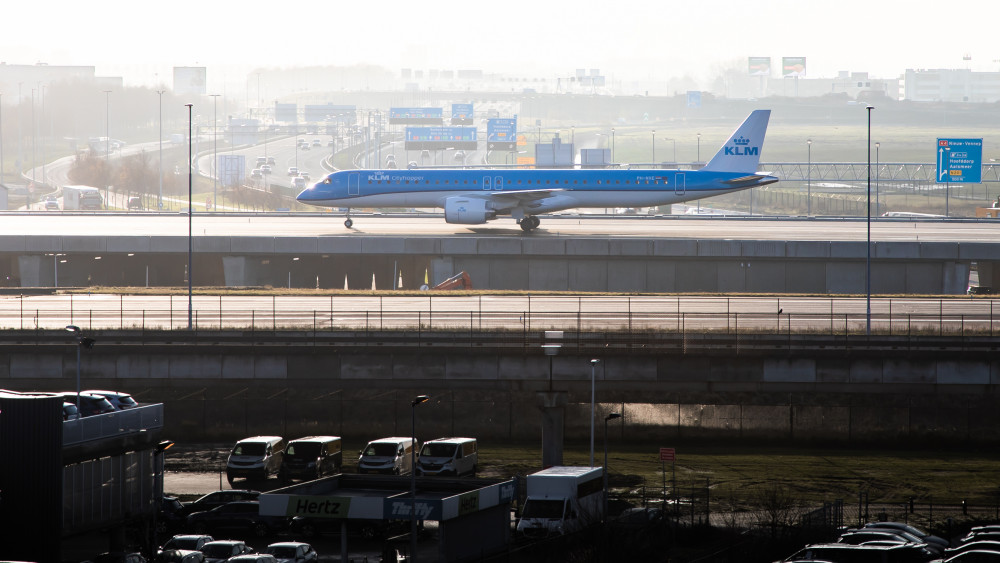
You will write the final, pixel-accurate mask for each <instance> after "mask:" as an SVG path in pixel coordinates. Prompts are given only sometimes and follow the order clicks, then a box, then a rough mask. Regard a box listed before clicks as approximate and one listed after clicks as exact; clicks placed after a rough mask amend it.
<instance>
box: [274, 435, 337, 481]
mask: <svg viewBox="0 0 1000 563" xmlns="http://www.w3.org/2000/svg"><path fill="white" fill-rule="evenodd" d="M342 461H343V452H342V451H341V449H340V437H339V436H307V437H305V438H298V439H295V440H292V441H290V442H288V445H287V446H285V455H284V459H283V460H282V462H281V469H280V470H278V479H281V480H282V481H288V480H290V479H306V480H309V479H318V478H320V477H322V476H324V475H333V474H334V473H340V468H341V466H342Z"/></svg>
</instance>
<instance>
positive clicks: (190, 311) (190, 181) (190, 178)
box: [184, 104, 194, 330]
mask: <svg viewBox="0 0 1000 563" xmlns="http://www.w3.org/2000/svg"><path fill="white" fill-rule="evenodd" d="M184 105H185V106H187V108H188V272H187V273H188V330H191V328H192V327H193V326H194V323H193V322H192V320H193V317H194V306H193V301H194V299H193V297H194V289H193V287H194V286H193V278H194V276H193V275H192V274H193V272H192V271H191V258H192V255H193V254H194V252H193V248H192V242H191V236H192V231H191V209H192V207H191V205H192V198H191V192H192V190H193V188H194V177H193V175H192V170H191V158H192V154H191V108H192V107H194V104H184Z"/></svg>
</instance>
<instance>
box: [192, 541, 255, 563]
mask: <svg viewBox="0 0 1000 563" xmlns="http://www.w3.org/2000/svg"><path fill="white" fill-rule="evenodd" d="M201 552H202V553H204V554H205V563H220V562H222V561H226V560H227V559H230V558H232V557H236V556H237V555H245V554H247V553H253V549H252V548H251V547H249V546H247V544H245V543H243V542H241V541H237V540H216V541H212V542H208V543H206V544H205V545H204V546H202V548H201Z"/></svg>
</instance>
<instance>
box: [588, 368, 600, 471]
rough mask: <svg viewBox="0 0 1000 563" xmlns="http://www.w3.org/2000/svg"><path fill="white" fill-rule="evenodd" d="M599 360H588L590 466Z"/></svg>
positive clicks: (592, 454)
mask: <svg viewBox="0 0 1000 563" xmlns="http://www.w3.org/2000/svg"><path fill="white" fill-rule="evenodd" d="M599 363H601V360H598V359H596V358H595V359H593V360H590V466H591V467H593V466H594V395H595V393H594V378H595V374H596V373H597V364H599Z"/></svg>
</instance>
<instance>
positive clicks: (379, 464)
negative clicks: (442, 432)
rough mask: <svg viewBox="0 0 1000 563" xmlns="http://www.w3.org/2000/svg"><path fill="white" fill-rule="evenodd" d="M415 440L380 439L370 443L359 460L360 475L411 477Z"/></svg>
mask: <svg viewBox="0 0 1000 563" xmlns="http://www.w3.org/2000/svg"><path fill="white" fill-rule="evenodd" d="M416 447H418V444H417V442H416V441H415V440H414V439H413V438H400V437H392V438H380V439H378V440H372V441H371V442H368V445H367V446H365V449H363V450H361V457H360V458H359V459H358V473H384V474H386V475H409V474H410V472H412V471H413V462H412V456H413V450H414V448H416Z"/></svg>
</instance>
